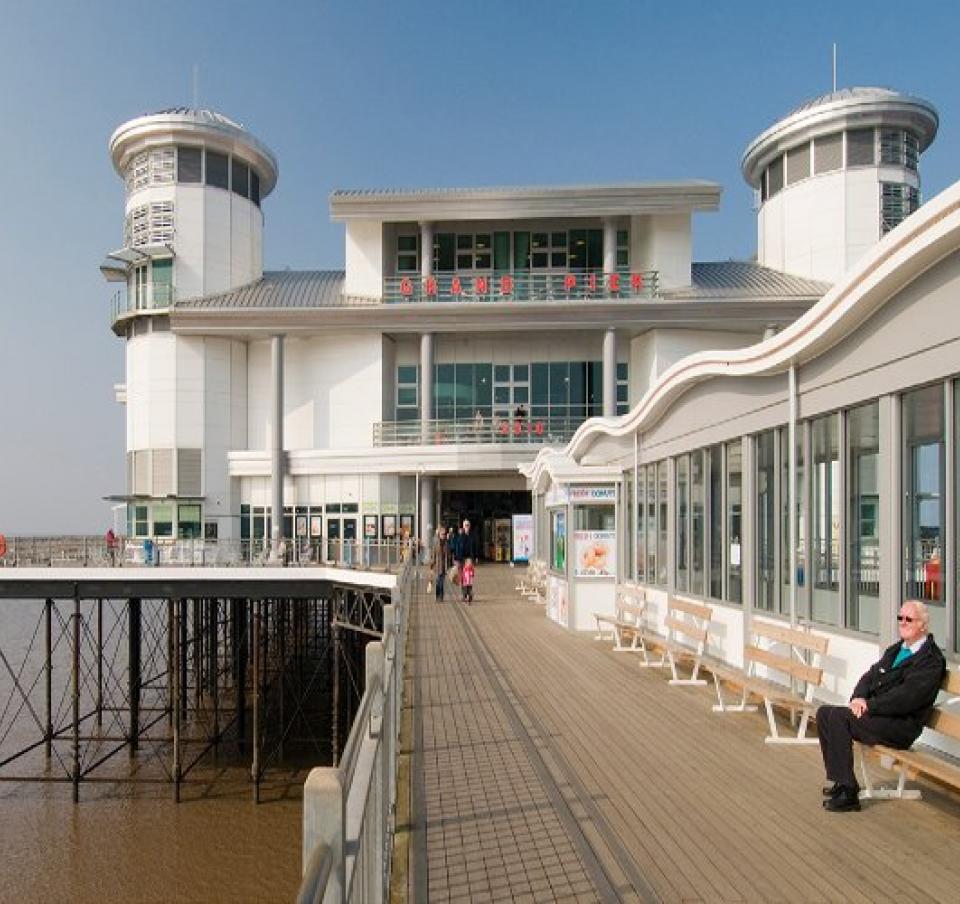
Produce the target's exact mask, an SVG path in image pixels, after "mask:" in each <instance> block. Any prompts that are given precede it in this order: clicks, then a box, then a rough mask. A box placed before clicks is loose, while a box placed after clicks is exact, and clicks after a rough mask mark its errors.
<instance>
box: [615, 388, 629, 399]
mask: <svg viewBox="0 0 960 904" xmlns="http://www.w3.org/2000/svg"><path fill="white" fill-rule="evenodd" d="M628 390H629V387H628V386H627V384H626V383H618V384H617V402H626V401H627V391H628Z"/></svg>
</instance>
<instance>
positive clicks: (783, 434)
mask: <svg viewBox="0 0 960 904" xmlns="http://www.w3.org/2000/svg"><path fill="white" fill-rule="evenodd" d="M796 436H797V451H796V460H797V479H796V481H795V492H796V494H797V495H796V500H795V502H796V518H797V521H796V531H797V534H796V537H795V538H794V539H795V543H796V547H797V614H800V612H801V609H802V606H803V599H802V596H801V593H802V590H801V588H802V587H803V586H804V577H805V574H806V562H805V561H804V548H805V542H804V537H805V531H806V525H805V523H804V505H803V500H804V498H805V497H804V493H805V492H806V490H805V487H806V481H805V478H804V470H803V430H802V429H801V425H799V424H798V425H797V431H796ZM780 515H781V518H780V531H781V533H780V552H781V561H780V611H781V612H789V611H790V429H789V428H788V427H783V428H781V430H780Z"/></svg>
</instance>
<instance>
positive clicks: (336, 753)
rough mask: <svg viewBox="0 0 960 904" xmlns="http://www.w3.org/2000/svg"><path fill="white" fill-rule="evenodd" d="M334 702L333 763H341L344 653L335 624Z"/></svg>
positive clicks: (331, 709) (331, 740)
mask: <svg viewBox="0 0 960 904" xmlns="http://www.w3.org/2000/svg"><path fill="white" fill-rule="evenodd" d="M332 630H333V703H332V705H331V707H330V714H331V720H332V721H333V725H332V727H331V731H330V742H331V745H332V750H331V753H332V755H333V765H334V766H339V765H340V656H341V655H342V650H341V640H340V629H339V628H338V627H337V626H336V625H334V626H333V629H332Z"/></svg>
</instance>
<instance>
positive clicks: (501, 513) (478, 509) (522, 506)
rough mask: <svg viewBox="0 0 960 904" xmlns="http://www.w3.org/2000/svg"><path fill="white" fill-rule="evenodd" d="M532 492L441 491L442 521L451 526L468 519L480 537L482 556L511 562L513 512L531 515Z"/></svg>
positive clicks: (488, 560)
mask: <svg viewBox="0 0 960 904" xmlns="http://www.w3.org/2000/svg"><path fill="white" fill-rule="evenodd" d="M530 512H531V508H530V493H529V492H527V491H525V490H442V491H441V493H440V523H441V524H445V525H446V526H447V527H448V528H449V527H451V526H455V525H459V524H462V523H463V519H464V518H466V519H468V520H469V521H470V524H471V525H473V530H475V531H477V536H478V537H479V538H480V558H481V559H482V560H483V561H486V562H509V561H510V558H511V556H512V549H513V546H512V544H513V526H512V521H511V516H512V515H529V514H530Z"/></svg>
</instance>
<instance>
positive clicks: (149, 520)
mask: <svg viewBox="0 0 960 904" xmlns="http://www.w3.org/2000/svg"><path fill="white" fill-rule="evenodd" d="M110 157H111V160H112V162H113V166H114V168H115V169H116V171H117V173H118V174H119V175H120V176H121V177H122V178H123V180H124V183H125V185H126V198H125V204H124V229H123V244H122V246H121V247H120V248H119V249H117V250H115V251H112V252H110V254H109V255H108V257H107V260H106V261H105V263H104V265H103V266H102V267H101V270H102V271H103V273H104V275H105V276H106V277H107V279H108V280H112V281H116V282H119V283H122V284H123V286H122V288H120V289H119V291H118V292H117V294H116V296H115V302H114V309H113V320H112V325H113V329H114V332H115V333H117V335H119V336H121V337H123V338H124V339H125V340H126V382H125V384H124V386H123V387H122V388H121V391H120V393H119V394H118V395H119V397H120V399H121V401H125V402H126V405H127V490H126V497H127V500H128V517H127V531H128V533H129V534H130V535H132V536H148V535H153V536H161V537H162V536H170V537H181V538H193V537H198V536H207V537H211V538H212V537H220V538H225V537H231V536H235V535H236V530H237V525H236V524H235V523H234V522H235V521H236V517H237V516H236V513H237V511H238V509H239V506H238V504H237V500H235V499H233V498H232V494H233V493H234V489H233V488H232V486H231V482H230V479H229V476H228V474H227V465H226V462H227V454H226V453H227V452H228V451H229V450H230V449H243V448H246V446H247V424H246V417H247V414H246V405H247V397H246V391H247V389H246V384H247V361H246V356H247V348H246V343H245V342H243V341H241V340H234V339H228V338H221V337H204V336H181V335H176V334H173V333H171V331H170V316H169V315H170V312H171V310H172V309H173V307H174V305H175V304H176V302H177V301H178V300H183V299H189V298H197V297H201V296H210V295H216V294H218V293H221V292H226V291H228V290H230V289H234V288H237V287H238V286H242V285H245V284H247V283H250V282H254V281H255V280H258V279H260V277H261V276H262V273H263V263H262V247H263V213H262V209H261V204H262V202H263V199H264V198H266V196H267V195H269V194H270V192H271V191H272V190H273V188H274V186H275V185H276V181H277V174H278V167H277V161H276V159H275V158H274V156H273V154H272V153H271V152H270V150H269V149H268V148H267V147H266V146H265V145H263V144H262V143H261V142H260V141H258V140H257V139H256V138H255V137H254V136H253V135H251V134H250V133H249V132H248V131H246V129H244V128H243V126H241V125H239V124H238V123H236V122H234V121H233V120H231V119H228V118H227V117H226V116H223V115H222V114H220V113H216V112H213V111H211V110H194V109H188V108H183V107H178V108H174V109H169V110H161V111H160V112H158V113H154V114H151V115H148V116H140V117H137V118H136V119H132V120H130V121H129V122H126V123H124V124H123V125H121V126H120V127H119V128H118V129H117V130H116V131H115V132H114V133H113V135H112V136H111V138H110Z"/></svg>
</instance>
